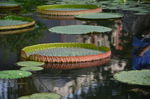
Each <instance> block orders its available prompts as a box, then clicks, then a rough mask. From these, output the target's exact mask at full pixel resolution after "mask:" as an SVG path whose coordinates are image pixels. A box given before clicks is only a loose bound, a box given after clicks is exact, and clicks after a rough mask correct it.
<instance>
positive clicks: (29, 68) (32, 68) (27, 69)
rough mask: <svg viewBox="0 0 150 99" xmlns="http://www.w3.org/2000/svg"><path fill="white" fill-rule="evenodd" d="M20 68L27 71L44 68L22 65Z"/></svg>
mask: <svg viewBox="0 0 150 99" xmlns="http://www.w3.org/2000/svg"><path fill="white" fill-rule="evenodd" d="M20 70H25V71H40V70H43V68H42V67H22V68H21V69H20Z"/></svg>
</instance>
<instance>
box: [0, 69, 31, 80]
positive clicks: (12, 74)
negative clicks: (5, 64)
mask: <svg viewBox="0 0 150 99" xmlns="http://www.w3.org/2000/svg"><path fill="white" fill-rule="evenodd" d="M31 75H32V73H30V72H27V71H21V70H4V71H0V79H18V78H24V77H29V76H31Z"/></svg>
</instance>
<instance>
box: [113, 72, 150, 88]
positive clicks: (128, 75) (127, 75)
mask: <svg viewBox="0 0 150 99" xmlns="http://www.w3.org/2000/svg"><path fill="white" fill-rule="evenodd" d="M114 78H115V79H116V80H118V81H120V82H123V83H128V84H135V85H145V86H150V70H131V71H122V72H119V73H116V74H115V75H114Z"/></svg>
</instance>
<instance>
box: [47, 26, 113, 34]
mask: <svg viewBox="0 0 150 99" xmlns="http://www.w3.org/2000/svg"><path fill="white" fill-rule="evenodd" d="M48 30H49V31H50V32H54V33H58V34H88V33H93V32H96V33H104V32H111V31H112V29H111V28H108V27H104V26H93V25H66V26H55V27H52V28H50V29H48Z"/></svg>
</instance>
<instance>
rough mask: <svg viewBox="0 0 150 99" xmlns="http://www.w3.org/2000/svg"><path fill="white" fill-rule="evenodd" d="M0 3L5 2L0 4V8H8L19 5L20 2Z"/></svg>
mask: <svg viewBox="0 0 150 99" xmlns="http://www.w3.org/2000/svg"><path fill="white" fill-rule="evenodd" d="M1 4H6V5H0V9H9V8H10V9H12V8H19V7H20V4H18V3H15V2H1ZM7 4H8V5H7Z"/></svg>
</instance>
